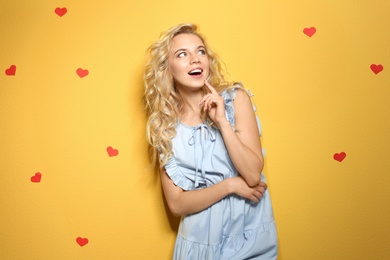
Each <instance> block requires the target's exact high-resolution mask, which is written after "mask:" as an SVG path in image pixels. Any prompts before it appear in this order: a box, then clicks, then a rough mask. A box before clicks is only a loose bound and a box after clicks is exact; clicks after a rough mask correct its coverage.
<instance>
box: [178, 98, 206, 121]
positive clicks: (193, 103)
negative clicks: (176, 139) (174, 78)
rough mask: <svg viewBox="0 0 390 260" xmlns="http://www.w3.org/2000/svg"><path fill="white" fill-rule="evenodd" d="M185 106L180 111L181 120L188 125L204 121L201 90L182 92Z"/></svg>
mask: <svg viewBox="0 0 390 260" xmlns="http://www.w3.org/2000/svg"><path fill="white" fill-rule="evenodd" d="M180 96H181V98H182V101H183V108H182V111H180V121H181V122H183V123H185V124H188V125H198V124H200V123H202V122H203V120H202V113H201V107H200V106H199V101H200V100H201V98H202V94H201V93H200V92H195V93H194V92H193V93H180Z"/></svg>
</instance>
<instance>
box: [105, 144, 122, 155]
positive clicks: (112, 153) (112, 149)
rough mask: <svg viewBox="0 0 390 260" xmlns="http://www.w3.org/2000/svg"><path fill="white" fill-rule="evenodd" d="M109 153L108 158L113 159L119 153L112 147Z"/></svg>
mask: <svg viewBox="0 0 390 260" xmlns="http://www.w3.org/2000/svg"><path fill="white" fill-rule="evenodd" d="M107 153H108V156H110V157H112V156H117V155H118V153H119V152H118V150H117V149H114V148H112V147H111V146H108V147H107Z"/></svg>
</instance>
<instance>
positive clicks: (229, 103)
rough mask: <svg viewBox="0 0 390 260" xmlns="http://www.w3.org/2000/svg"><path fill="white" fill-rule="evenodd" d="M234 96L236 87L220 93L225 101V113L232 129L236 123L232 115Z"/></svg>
mask: <svg viewBox="0 0 390 260" xmlns="http://www.w3.org/2000/svg"><path fill="white" fill-rule="evenodd" d="M236 96H237V93H236V88H232V89H227V90H224V91H223V92H222V93H221V97H223V99H224V102H225V115H226V118H227V120H228V121H229V123H230V125H231V126H232V128H233V129H234V128H235V125H236V118H235V116H234V104H233V101H234V100H235V99H236Z"/></svg>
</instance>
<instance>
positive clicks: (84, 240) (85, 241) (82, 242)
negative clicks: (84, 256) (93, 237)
mask: <svg viewBox="0 0 390 260" xmlns="http://www.w3.org/2000/svg"><path fill="white" fill-rule="evenodd" d="M76 242H77V244H79V246H85V245H86V244H88V242H89V241H88V238H82V237H78V238H76Z"/></svg>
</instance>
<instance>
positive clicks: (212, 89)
mask: <svg viewBox="0 0 390 260" xmlns="http://www.w3.org/2000/svg"><path fill="white" fill-rule="evenodd" d="M204 83H205V85H206V87H208V89H209V90H210V91H211V93H213V94H216V95H218V92H217V91H216V90H215V88H214V87H213V86H211V85H210V83H209V82H208V81H207V80H205V81H204Z"/></svg>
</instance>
